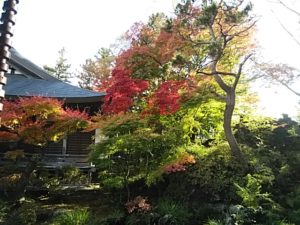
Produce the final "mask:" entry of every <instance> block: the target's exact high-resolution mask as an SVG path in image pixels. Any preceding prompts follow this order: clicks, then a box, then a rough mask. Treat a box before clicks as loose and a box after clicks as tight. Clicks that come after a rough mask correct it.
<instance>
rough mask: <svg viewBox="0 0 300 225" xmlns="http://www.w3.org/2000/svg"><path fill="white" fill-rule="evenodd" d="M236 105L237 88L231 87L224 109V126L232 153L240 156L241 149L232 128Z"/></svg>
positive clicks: (227, 93)
mask: <svg viewBox="0 0 300 225" xmlns="http://www.w3.org/2000/svg"><path fill="white" fill-rule="evenodd" d="M234 107H235V90H234V89H230V90H229V91H228V92H226V106H225V111H224V123H223V127H224V132H225V136H226V139H227V141H228V144H229V146H230V149H231V152H232V155H233V156H234V157H237V158H239V157H241V155H242V154H241V150H240V147H239V145H238V143H237V141H236V139H235V137H234V135H233V132H232V128H231V122H232V115H233V111H234Z"/></svg>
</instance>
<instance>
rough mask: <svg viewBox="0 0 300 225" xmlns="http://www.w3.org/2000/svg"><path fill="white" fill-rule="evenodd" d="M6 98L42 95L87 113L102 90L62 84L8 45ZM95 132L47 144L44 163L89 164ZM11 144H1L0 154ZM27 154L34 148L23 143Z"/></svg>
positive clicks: (92, 111) (95, 108)
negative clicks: (8, 59)
mask: <svg viewBox="0 0 300 225" xmlns="http://www.w3.org/2000/svg"><path fill="white" fill-rule="evenodd" d="M10 51H11V59H10V61H9V72H8V73H7V74H6V77H7V84H6V85H5V86H4V89H5V98H6V99H8V100H12V101H13V99H15V98H18V97H32V96H44V97H50V98H56V99H59V100H62V101H63V102H64V104H65V106H67V107H71V108H73V109H80V110H85V111H86V112H88V113H89V114H90V115H92V114H95V113H97V112H99V111H100V107H101V104H102V102H103V98H104V96H105V93H99V92H94V91H91V90H86V89H82V88H79V87H76V86H73V85H71V84H68V83H65V82H63V81H61V80H59V79H57V78H55V77H53V76H51V75H50V74H48V73H47V72H46V71H45V70H43V69H41V68H40V67H38V66H37V65H35V64H34V63H32V62H31V61H29V60H28V59H26V58H24V57H23V56H22V55H20V54H19V53H18V52H17V51H16V50H15V49H14V48H11V50H10ZM95 132H96V131H92V132H80V133H79V132H78V133H74V134H71V135H69V136H67V137H65V138H64V139H63V140H61V141H60V142H58V143H50V144H49V145H48V146H46V147H45V148H44V149H43V152H44V153H45V166H48V167H56V166H63V165H74V166H77V167H79V168H85V167H89V166H90V165H89V163H88V161H87V157H88V153H89V149H88V147H89V145H90V144H92V143H94V142H95V138H94V136H95ZM9 145H13V143H9V144H7V143H0V153H2V154H3V153H4V152H5V151H6V150H8V148H11V146H9ZM22 148H23V149H24V150H25V152H26V153H28V152H29V153H34V152H35V151H37V149H35V148H36V147H34V146H28V145H23V146H22Z"/></svg>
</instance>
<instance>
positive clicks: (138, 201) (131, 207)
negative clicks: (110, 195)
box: [125, 196, 151, 213]
mask: <svg viewBox="0 0 300 225" xmlns="http://www.w3.org/2000/svg"><path fill="white" fill-rule="evenodd" d="M125 206H126V209H127V212H128V213H133V212H139V213H147V212H149V211H150V210H151V205H150V204H149V203H148V202H147V198H144V197H142V196H137V197H135V198H134V199H133V200H131V201H128V202H127V203H126V204H125Z"/></svg>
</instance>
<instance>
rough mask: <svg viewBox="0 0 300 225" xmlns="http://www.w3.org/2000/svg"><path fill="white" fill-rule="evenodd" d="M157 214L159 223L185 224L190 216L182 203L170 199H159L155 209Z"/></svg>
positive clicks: (164, 224) (166, 224)
mask: <svg viewBox="0 0 300 225" xmlns="http://www.w3.org/2000/svg"><path fill="white" fill-rule="evenodd" d="M155 211H156V212H157V213H158V214H159V217H160V218H159V220H158V221H159V224H162V225H168V224H172V225H173V224H174V225H185V224H189V220H190V219H191V217H192V214H191V212H190V210H189V209H188V208H187V207H185V206H184V205H183V204H181V203H178V202H176V201H174V200H171V199H160V200H159V201H158V204H157V209H156V210H155Z"/></svg>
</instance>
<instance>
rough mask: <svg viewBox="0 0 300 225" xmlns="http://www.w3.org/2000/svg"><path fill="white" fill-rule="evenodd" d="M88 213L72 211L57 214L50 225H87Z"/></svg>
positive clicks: (85, 211)
mask: <svg viewBox="0 0 300 225" xmlns="http://www.w3.org/2000/svg"><path fill="white" fill-rule="evenodd" d="M89 219H90V213H89V212H88V210H87V209H74V210H71V211H67V212H64V213H62V214H59V215H58V216H57V217H56V218H55V219H54V223H53V224H52V225H87V224H88V222H89Z"/></svg>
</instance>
